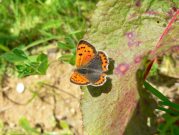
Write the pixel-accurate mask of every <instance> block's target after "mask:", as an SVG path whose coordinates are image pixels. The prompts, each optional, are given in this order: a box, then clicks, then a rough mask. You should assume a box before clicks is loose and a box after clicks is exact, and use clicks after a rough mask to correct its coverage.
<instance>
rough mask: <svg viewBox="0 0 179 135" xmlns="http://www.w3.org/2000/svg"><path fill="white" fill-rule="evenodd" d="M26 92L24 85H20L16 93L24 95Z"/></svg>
mask: <svg viewBox="0 0 179 135" xmlns="http://www.w3.org/2000/svg"><path fill="white" fill-rule="evenodd" d="M24 90H25V87H24V84H23V83H18V84H17V86H16V91H17V92H18V93H23V92H24Z"/></svg>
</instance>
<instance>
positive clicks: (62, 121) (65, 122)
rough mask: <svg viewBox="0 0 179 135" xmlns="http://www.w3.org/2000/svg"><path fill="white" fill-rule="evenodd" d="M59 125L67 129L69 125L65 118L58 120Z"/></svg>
mask: <svg viewBox="0 0 179 135" xmlns="http://www.w3.org/2000/svg"><path fill="white" fill-rule="evenodd" d="M60 127H62V129H69V125H68V123H67V121H65V120H60Z"/></svg>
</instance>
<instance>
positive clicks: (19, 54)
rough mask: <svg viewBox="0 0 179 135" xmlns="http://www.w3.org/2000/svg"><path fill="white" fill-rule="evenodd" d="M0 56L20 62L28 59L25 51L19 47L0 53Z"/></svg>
mask: <svg viewBox="0 0 179 135" xmlns="http://www.w3.org/2000/svg"><path fill="white" fill-rule="evenodd" d="M1 57H2V58H4V59H5V60H7V61H9V62H12V63H17V62H22V61H25V60H27V59H28V57H27V55H26V53H25V52H24V51H22V50H21V49H19V48H15V49H13V50H12V51H10V52H7V53H5V54H3V55H1Z"/></svg>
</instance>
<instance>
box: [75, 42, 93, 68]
mask: <svg viewBox="0 0 179 135" xmlns="http://www.w3.org/2000/svg"><path fill="white" fill-rule="evenodd" d="M96 54H97V52H96V49H95V48H94V47H93V46H92V45H91V44H90V43H88V42H87V41H84V40H81V41H80V42H79V44H78V46H77V51H76V66H77V68H78V67H81V66H84V65H86V64H88V63H89V62H90V61H91V60H92V59H93V58H94V57H95V56H96Z"/></svg>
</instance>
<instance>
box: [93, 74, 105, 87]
mask: <svg viewBox="0 0 179 135" xmlns="http://www.w3.org/2000/svg"><path fill="white" fill-rule="evenodd" d="M106 76H107V75H106V74H105V73H102V74H101V75H100V77H99V80H98V81H96V82H95V83H94V84H93V86H101V85H103V84H104V83H105V82H106Z"/></svg>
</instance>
